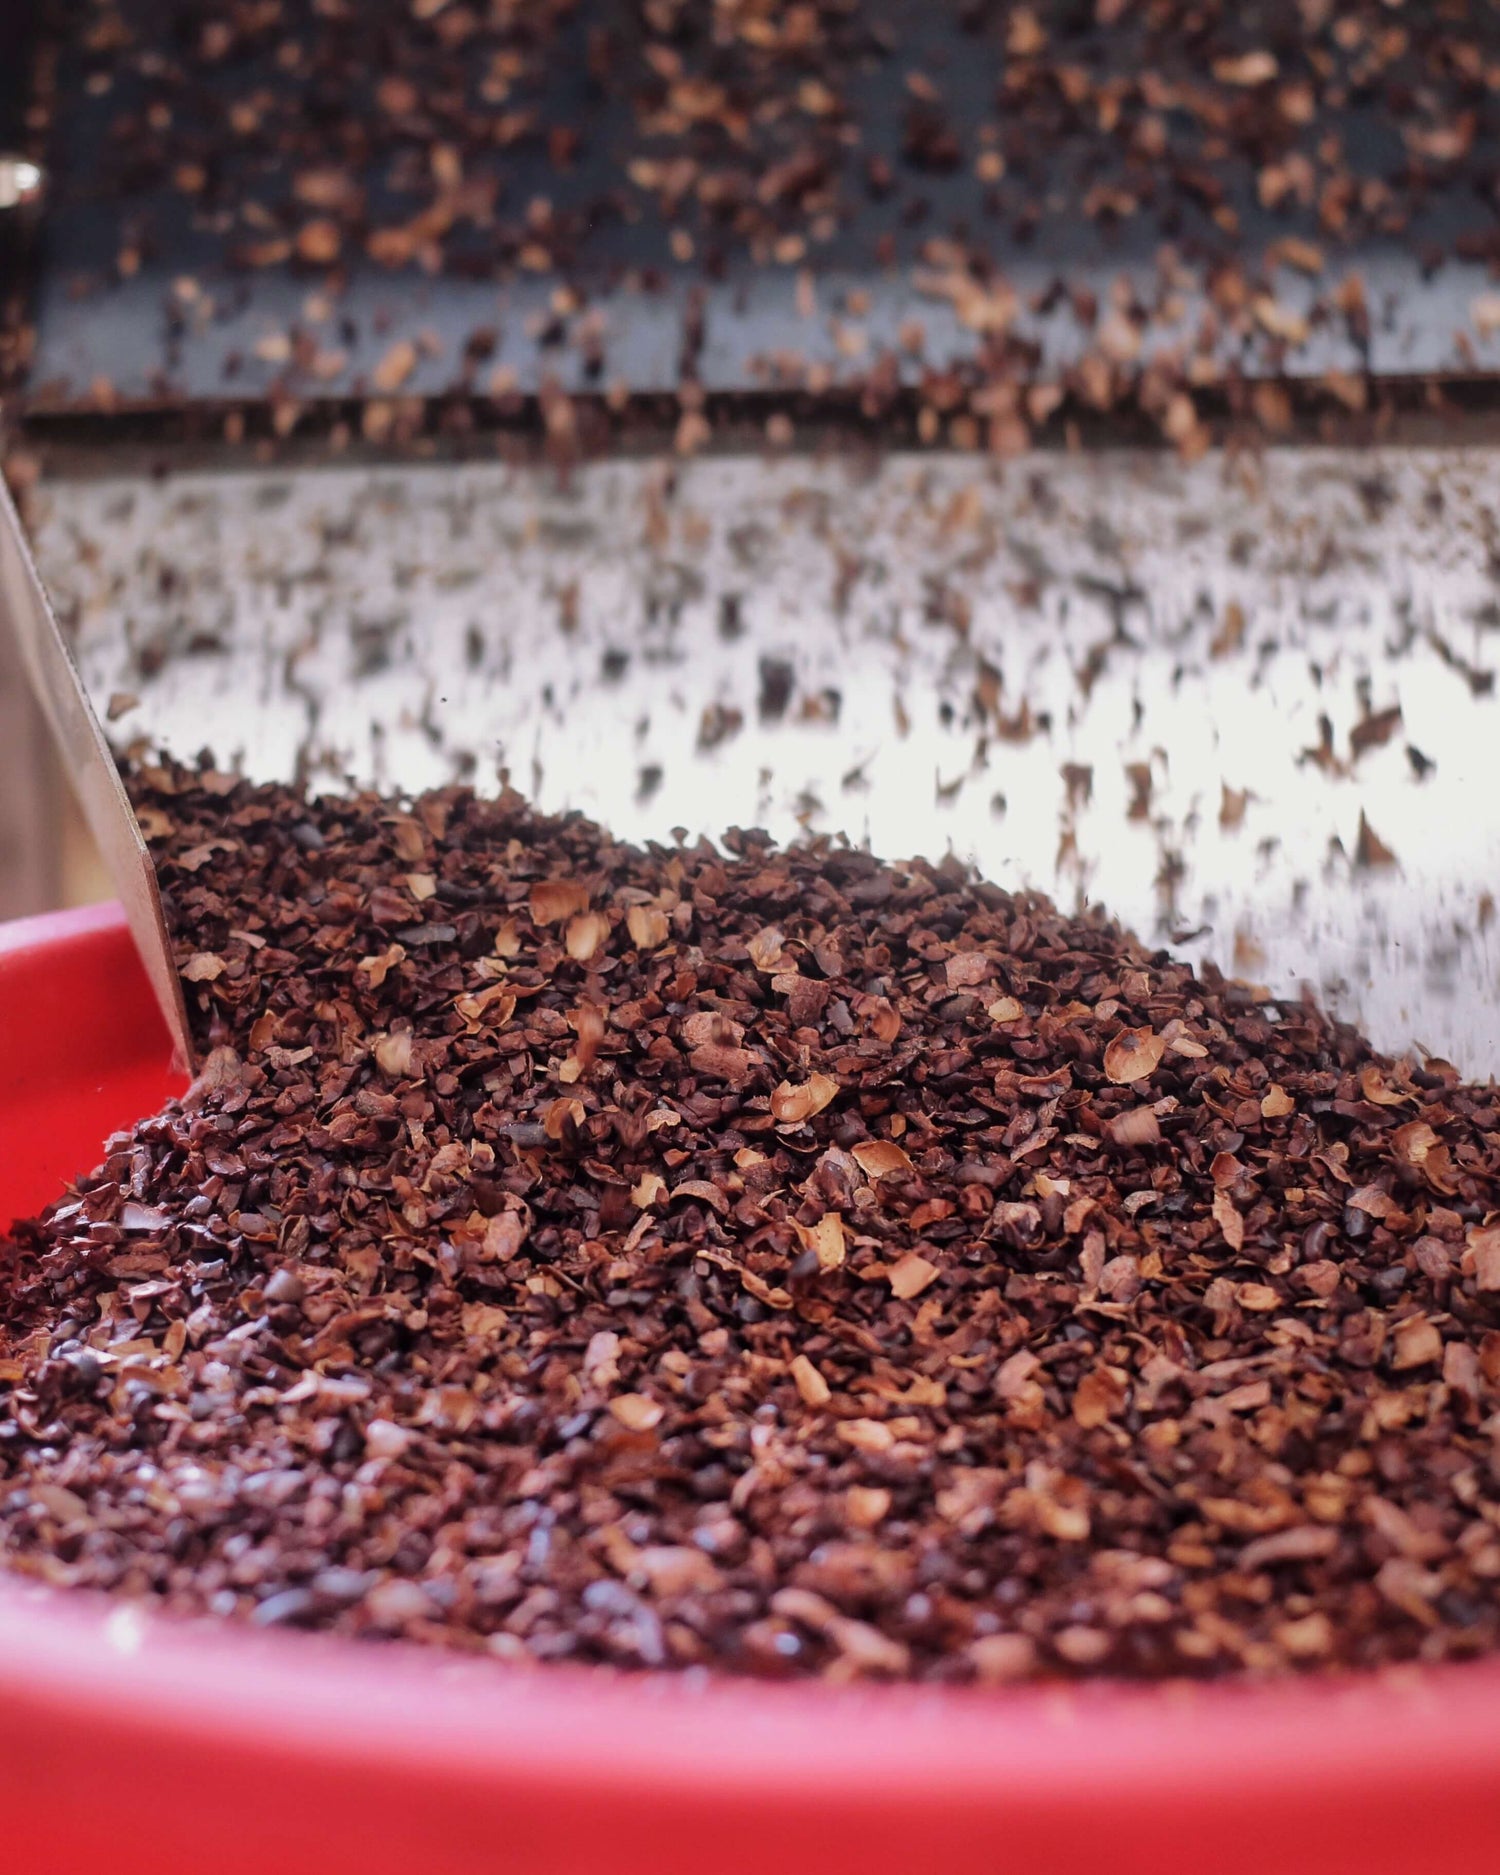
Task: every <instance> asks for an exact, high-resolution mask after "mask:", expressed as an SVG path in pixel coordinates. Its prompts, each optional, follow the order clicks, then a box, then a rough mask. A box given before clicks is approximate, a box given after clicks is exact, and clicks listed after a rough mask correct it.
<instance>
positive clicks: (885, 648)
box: [37, 449, 1500, 1073]
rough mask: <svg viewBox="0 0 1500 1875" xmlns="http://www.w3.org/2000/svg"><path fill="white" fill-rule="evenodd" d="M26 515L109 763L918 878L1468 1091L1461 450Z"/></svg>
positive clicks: (88, 484)
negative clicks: (538, 810)
mask: <svg viewBox="0 0 1500 1875" xmlns="http://www.w3.org/2000/svg"><path fill="white" fill-rule="evenodd" d="M38 513H39V517H40V518H39V531H38V541H37V544H38V551H39V554H40V557H41V563H42V566H43V568H44V570H45V574H46V578H47V580H48V583H49V585H50V587H51V589H52V591H53V592H54V594H55V595H56V598H57V601H58V603H59V605H60V607H61V608H62V612H63V615H64V619H65V621H66V623H67V624H68V626H69V628H70V629H71V630H72V632H73V633H74V635H75V638H76V644H77V650H78V657H79V661H80V664H81V667H82V669H83V672H84V674H85V677H86V680H87V682H88V684H89V686H90V689H91V691H92V694H93V696H94V698H95V701H96V703H97V704H98V705H99V706H100V708H101V709H104V708H106V707H108V706H109V705H110V703H111V700H112V699H113V712H112V713H113V714H114V716H115V722H114V725H113V729H112V733H113V734H114V735H115V736H116V737H117V738H119V739H121V740H127V739H131V738H134V739H136V740H137V742H138V744H139V745H140V746H150V745H154V744H164V745H165V746H167V747H168V748H169V749H171V750H172V751H173V752H174V753H176V754H178V755H180V756H185V757H191V756H194V755H196V753H197V752H198V751H199V750H200V749H202V748H204V747H208V748H211V749H213V750H214V751H215V752H216V754H217V756H218V758H219V760H220V761H221V762H224V763H235V764H239V765H242V766H243V767H244V768H245V769H246V770H247V771H248V772H250V773H252V774H255V775H259V776H266V777H282V778H285V777H291V776H294V775H298V774H305V775H306V776H308V778H309V779H310V780H311V781H312V782H313V784H314V785H316V786H325V787H326V786H334V787H337V786H340V785H343V783H344V781H345V779H346V778H347V777H355V778H359V779H363V780H367V781H374V782H377V783H379V784H381V785H382V786H385V787H401V788H407V789H416V788H421V787H425V786H429V785H433V784H436V783H441V782H445V781H449V780H452V779H455V778H457V779H472V780H474V781H475V782H476V784H477V785H479V786H481V787H488V788H493V787H496V786H498V785H499V777H500V775H501V774H502V773H504V774H507V775H508V776H509V777H510V778H511V780H512V781H513V782H514V783H515V785H516V786H518V787H519V788H521V789H523V790H524V791H526V792H528V793H530V794H533V795H534V796H535V797H536V798H537V799H538V800H539V801H540V802H541V803H542V804H543V805H544V806H547V807H549V808H561V807H578V808H581V809H583V810H585V811H587V812H589V813H591V814H593V815H596V816H598V817H600V818H602V819H604V820H605V821H607V822H608V823H609V824H610V825H612V826H613V827H614V828H615V829H616V830H617V831H618V832H620V833H622V834H625V835H627V836H631V837H637V838H646V837H657V838H667V837H669V830H670V829H673V828H679V827H680V828H682V829H684V830H686V832H687V833H688V834H689V835H691V836H696V835H698V834H700V833H703V834H708V835H710V836H717V835H718V834H721V833H722V832H723V830H724V829H725V828H726V827H727V826H729V825H732V824H740V825H751V824H759V825H763V826H767V827H769V828H771V829H772V830H773V831H774V832H776V833H777V834H779V835H781V836H784V837H786V836H794V835H796V834H798V833H802V832H826V833H827V834H829V835H830V836H832V837H847V838H849V839H852V840H854V841H856V842H861V841H867V842H869V843H870V844H871V845H872V846H873V847H874V848H875V849H876V850H877V851H879V852H881V853H883V854H887V855H891V856H901V855H908V854H911V853H913V852H921V853H924V854H928V855H932V856H941V854H942V853H944V852H945V851H949V850H951V851H953V852H955V853H957V854H958V855H960V856H961V857H962V858H963V859H965V860H970V861H974V862H976V863H977V864H978V865H980V866H981V867H982V868H983V869H984V871H985V872H986V873H988V874H989V875H990V876H992V877H994V878H996V879H998V880H999V881H1001V882H1002V883H1004V884H1008V885H1017V884H1022V883H1024V884H1031V885H1035V886H1039V887H1041V888H1043V889H1045V890H1047V891H1049V892H1051V893H1052V894H1054V895H1055V896H1056V897H1058V898H1059V899H1060V900H1061V901H1062V902H1063V903H1065V904H1069V905H1071V904H1073V903H1075V902H1078V901H1084V900H1087V901H1095V902H1102V903H1103V904H1105V905H1106V906H1107V907H1108V908H1109V909H1110V910H1112V911H1113V912H1115V913H1116V914H1118V915H1119V916H1120V917H1121V918H1122V919H1124V920H1125V921H1126V922H1128V923H1130V924H1131V925H1133V926H1134V927H1135V928H1136V929H1137V930H1138V931H1139V932H1141V933H1142V934H1143V935H1144V936H1146V937H1147V938H1149V939H1151V940H1153V941H1155V942H1159V943H1161V944H1163V945H1172V946H1173V947H1175V948H1176V949H1178V950H1180V951H1181V952H1183V953H1184V954H1187V955H1190V956H1192V957H1194V958H1196V959H1200V960H1201V959H1203V958H1211V959H1214V960H1217V962H1218V963H1220V964H1221V965H1222V966H1223V967H1224V968H1225V969H1226V970H1227V971H1229V972H1231V973H1233V974H1238V975H1242V976H1248V977H1250V978H1251V979H1252V980H1255V981H1259V982H1263V983H1266V984H1269V985H1271V986H1272V987H1273V989H1274V990H1275V992H1276V993H1277V994H1278V995H1290V994H1294V993H1296V990H1297V986H1298V985H1300V984H1302V983H1304V982H1305V983H1310V984H1311V985H1312V987H1313V988H1314V990H1315V991H1316V992H1317V994H1318V995H1319V996H1320V997H1322V998H1323V999H1325V1000H1326V1001H1327V1002H1328V1003H1329V1004H1330V1005H1331V1006H1332V1007H1333V1008H1334V1009H1335V1010H1337V1011H1339V1012H1340V1013H1342V1014H1345V1015H1347V1016H1349V1017H1351V1018H1355V1019H1357V1020H1359V1021H1360V1022H1361V1023H1363V1024H1365V1025H1366V1026H1367V1028H1368V1030H1369V1032H1370V1033H1372V1034H1373V1035H1374V1036H1375V1038H1376V1039H1377V1041H1379V1042H1380V1043H1381V1044H1383V1045H1384V1046H1387V1047H1389V1048H1391V1049H1400V1048H1402V1047H1405V1046H1407V1045H1408V1044H1412V1043H1417V1044H1421V1045H1424V1046H1426V1047H1427V1048H1429V1049H1431V1050H1434V1051H1436V1052H1437V1053H1439V1054H1442V1055H1444V1056H1447V1057H1449V1058H1451V1059H1453V1060H1456V1061H1457V1062H1459V1063H1460V1064H1462V1066H1463V1067H1464V1068H1465V1069H1468V1070H1472V1071H1474V1072H1478V1073H1487V1072H1490V1071H1492V1070H1494V1069H1495V1067H1496V1065H1497V1063H1500V940H1497V933H1496V928H1495V924H1494V911H1495V908H1494V901H1493V898H1492V896H1491V895H1492V893H1493V892H1494V890H1495V886H1496V882H1497V880H1500V819H1497V817H1496V815H1495V812H1494V785H1495V773H1496V768H1495V754H1494V749H1495V734H1496V727H1497V722H1496V708H1497V705H1496V699H1495V695H1494V684H1495V669H1496V666H1497V663H1500V636H1497V634H1500V591H1497V581H1500V573H1497V568H1500V452H1494V451H1444V450H1425V451H1423V450H1404V451H1400V452H1389V453H1385V454H1380V453H1376V454H1365V453H1359V452H1344V451H1336V450H1313V449H1287V450H1280V451H1274V452H1271V453H1269V454H1268V455H1266V456H1264V457H1263V458H1260V459H1258V460H1252V459H1248V458H1241V459H1238V460H1226V459H1225V458H1224V457H1222V456H1218V455H1214V456H1210V457H1209V458H1207V459H1205V460H1204V461H1202V462H1200V463H1198V464H1197V465H1195V466H1193V467H1191V468H1185V467H1183V466H1181V465H1179V464H1178V463H1176V462H1175V461H1172V460H1168V459H1164V458H1162V457H1161V456H1160V455H1155V454H1128V453H1102V454H1098V455H1093V456H1086V457H1081V456H1066V455H1058V454H1045V453H1038V454H1035V455H1032V456H1029V457H1027V458H1025V459H1023V460H1021V461H1019V462H1016V463H1014V464H1011V465H1008V466H1006V467H1003V468H1002V467H999V466H996V465H994V464H992V463H990V462H989V461H988V460H987V459H982V458H975V457H967V456H959V455H935V456H925V457H900V456H897V457H892V458H890V459H888V460H886V461H884V462H882V463H880V464H878V465H874V464H864V465H858V464H853V463H850V462H848V461H835V462H828V463H819V462H814V461H807V460H783V461H779V462H776V463H765V462H760V461H756V460H751V459H734V458H718V459H712V458H711V459H702V460H698V461H695V462H693V463H691V464H688V465H682V464H676V463H656V462H635V463H625V462H619V463H613V464H609V465H601V466H597V467H592V468H588V469H585V470H582V471H580V472H578V473H577V474H575V475H573V476H571V477H570V478H568V479H567V480H566V481H562V482H560V481H559V480H558V479H557V478H556V477H555V476H554V475H553V474H552V473H550V472H548V471H545V470H541V469H537V470H520V469H503V468H499V467H474V466H469V467H466V468H462V469H456V468H450V467H439V466H432V467H421V468H403V469H395V468H386V469H379V470H370V469H351V468H344V469H319V470H306V471H299V472H295V473H291V472H288V473H281V472H275V473H266V474H247V473H227V474H219V473H211V472H203V473H194V474H183V475H178V476H175V477H171V478H166V479H161V480H148V479H145V478H141V477H124V476H111V477H105V478H103V479H98V480H75V481H71V482H69V481H53V482H51V483H49V484H47V485H45V486H44V488H43V491H42V494H41V497H40V501H39V507H38ZM1397 705H1399V706H1400V711H1401V716H1400V719H1399V721H1398V720H1396V719H1395V718H1394V717H1391V716H1389V715H1387V714H1385V712H1389V711H1390V710H1392V709H1394V708H1395V707H1396V706H1397ZM1411 751H1414V752H1415V753H1411ZM1362 828H1363V831H1362ZM1387 852H1388V855H1389V857H1388V858H1387V857H1385V855H1386V853H1387Z"/></svg>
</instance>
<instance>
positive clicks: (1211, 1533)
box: [0, 770, 1500, 1682]
mask: <svg viewBox="0 0 1500 1875" xmlns="http://www.w3.org/2000/svg"><path fill="white" fill-rule="evenodd" d="M132 788H133V793H134V798H135V800H136V803H137V808H138V812H139V814H140V817H141V820H142V823H143V826H144V827H145V830H146V832H147V834H148V836H149V839H150V841H151V845H152V850H153V852H154V854H155V857H156V860H157V864H158V867H159V870H160V875H161V879H162V884H163V888H164V891H165V895H166V900H167V904H168V908H169V918H170V922H171V925H172V929H173V933H174V940H175V943H176V946H177V951H178V955H179V958H180V961H181V967H182V975H183V978H184V981H185V985H186V989H187V993H188V998H189V1005H190V1008H191V1011H192V1015H193V1020H194V1024H195V1028H196V1032H197V1037H198V1041H199V1044H200V1047H201V1050H202V1062H201V1072H200V1074H199V1078H198V1079H197V1081H196V1082H195V1084H194V1086H193V1088H192V1090H191V1092H190V1093H189V1094H188V1095H187V1096H186V1098H185V1099H184V1100H183V1101H182V1103H181V1105H180V1106H176V1107H172V1108H170V1109H169V1110H168V1111H166V1112H165V1113H163V1114H161V1115H160V1116H158V1117H155V1118H152V1119H148V1120H145V1121H143V1122H142V1123H141V1124H140V1125H139V1126H138V1127H137V1128H136V1129H135V1131H134V1132H133V1133H132V1134H131V1135H129V1136H128V1137H121V1138H118V1139H117V1140H115V1141H114V1142H113V1144H112V1149H111V1151H110V1154H109V1157H108V1159H107V1160H106V1162H105V1164H104V1165H103V1166H102V1167H101V1168H100V1169H99V1170H98V1171H97V1172H95V1173H93V1174H92V1175H91V1176H89V1177H88V1178H85V1179H84V1180H82V1181H81V1183H80V1185H79V1186H78V1188H77V1191H76V1193H70V1194H69V1195H68V1196H67V1197H66V1198H65V1199H64V1200H63V1201H62V1202H61V1203H60V1204H59V1205H58V1206H57V1207H56V1208H55V1209H54V1210H53V1211H52V1212H51V1213H50V1214H49V1215H48V1216H47V1217H46V1218H44V1219H43V1220H42V1221H41V1222H40V1223H37V1224H35V1225H31V1226H26V1227H23V1228H21V1229H20V1230H19V1231H18V1232H17V1233H16V1234H15V1236H14V1239H13V1241H12V1242H11V1244H10V1245H9V1246H8V1248H7V1250H6V1251H5V1253H4V1254H5V1262H6V1268H5V1270H4V1295H5V1302H4V1311H5V1312H4V1318H3V1331H0V1544H3V1552H4V1556H5V1559H6V1561H7V1562H8V1564H9V1566H10V1567H11V1568H12V1569H14V1570H18V1571H21V1572H23V1573H24V1574H26V1575H28V1576H31V1577H35V1578H39V1579H41V1580H43V1581H46V1582H49V1583H59V1584H80V1585H87V1586H90V1587H94V1588H102V1589H107V1590H111V1591H114V1592H117V1593H120V1594H123V1595H127V1596H134V1597H143V1598H150V1599H152V1600H154V1601H156V1602H158V1603H160V1604H162V1605H164V1606H165V1607H167V1608H170V1609H173V1610H177V1611H180V1612H186V1613H194V1614H199V1613H212V1614H216V1615H221V1616H227V1617H234V1618H236V1619H240V1620H248V1621H251V1622H255V1623H260V1624H264V1625H268V1626H293V1627H307V1628H327V1629H333V1630H337V1631H339V1632H342V1633H345V1634H351V1635H366V1636H376V1635H380V1636H390V1635H404V1636H407V1637H409V1638H412V1639H415V1640H420V1641H426V1642H433V1643H438V1644H443V1645H447V1646H452V1647H458V1648H465V1649H471V1650H487V1651H488V1652H490V1653H491V1654H494V1655H497V1656H499V1657H501V1658H502V1659H506V1660H518V1661H527V1660H537V1661H541V1660H573V1661H592V1662H609V1663H613V1664H615V1665H618V1666H623V1667H630V1668H646V1667H651V1668H685V1667H691V1666H698V1665H704V1666H708V1667H712V1668H716V1669H721V1670H727V1671H733V1672H740V1673H753V1674H762V1675H795V1674H819V1675H822V1676H824V1677H826V1678H829V1679H833V1680H843V1679H851V1678H858V1677H886V1678H900V1677H903V1676H912V1677H917V1678H922V1679H929V1680H970V1679H973V1680H979V1681H984V1682H994V1681H1001V1680H1012V1679H1018V1678H1024V1677H1027V1676H1031V1675H1047V1674H1080V1673H1086V1672H1104V1673H1114V1674H1130V1675H1161V1674H1193V1675H1208V1674H1224V1673H1231V1672H1248V1673H1251V1674H1256V1675H1264V1674H1271V1673H1276V1672H1280V1671H1284V1670H1287V1669H1294V1668H1295V1669H1305V1668H1324V1667H1334V1666H1349V1665H1370V1664H1375V1663H1381V1662H1389V1661H1397V1660H1407V1659H1420V1660H1428V1661H1431V1660H1438V1659H1442V1658H1450V1657H1461V1656H1466V1655H1471V1654H1475V1653H1478V1652H1480V1651H1482V1650H1485V1649H1488V1648H1492V1647H1495V1646H1496V1645H1500V1595H1497V1584H1500V1492H1497V1476H1500V1473H1497V1462H1500V1461H1497V1448H1496V1438H1495V1433H1496V1427H1497V1424H1500V1422H1497V1420H1496V1419H1495V1417H1494V1413H1495V1408H1496V1405H1497V1395H1500V1227H1497V1226H1496V1225H1494V1224H1492V1223H1491V1218H1492V1216H1493V1215H1494V1214H1495V1212H1496V1210H1497V1207H1500V1176H1497V1166H1500V1109H1497V1096H1496V1092H1495V1090H1494V1089H1493V1088H1490V1087H1476V1086H1467V1085H1464V1084H1462V1083H1461V1082H1460V1081H1459V1078H1458V1076H1457V1074H1456V1073H1455V1072H1454V1071H1453V1070H1452V1069H1451V1068H1449V1067H1448V1066H1447V1065H1446V1064H1444V1063H1442V1062H1438V1061H1431V1060H1429V1061H1427V1062H1426V1063H1425V1065H1418V1064H1416V1063H1413V1062H1399V1063H1393V1062H1390V1061H1387V1060H1384V1059H1382V1058H1381V1057H1379V1056H1378V1055H1376V1054H1375V1053H1374V1052H1373V1051H1372V1050H1371V1049H1370V1047H1369V1046H1368V1045H1367V1044H1366V1043H1364V1042H1363V1041H1361V1040H1360V1039H1359V1038H1358V1037H1357V1036H1355V1035H1354V1034H1353V1033H1352V1032H1350V1031H1349V1030H1347V1029H1344V1028H1340V1027H1338V1026H1336V1025H1334V1024H1333V1023H1331V1022H1330V1021H1329V1020H1328V1019H1327V1018H1326V1017H1324V1016H1323V1015H1321V1014H1320V1013H1319V1012H1318V1011H1317V1010H1316V1009H1314V1008H1312V1007H1310V1006H1308V1005H1306V1004H1303V1003H1279V1004H1275V1003H1272V1002H1270V1001H1269V1000H1268V999H1267V997H1266V995H1265V994H1264V992H1261V991H1257V990H1255V989H1253V988H1249V987H1246V986H1243V985H1237V984H1233V983H1229V982H1226V981H1223V980H1222V979H1219V978H1216V977H1214V978H1210V979H1208V980H1201V979H1198V978H1195V977H1194V975H1193V974H1192V973H1191V971H1189V970H1188V969H1187V968H1186V967H1185V966H1183V965H1181V964H1178V963H1174V962H1173V961H1172V960H1171V959H1170V958H1169V957H1168V956H1167V955H1166V954H1164V953H1162V952H1153V951H1149V950H1147V949H1145V948H1144V947H1143V946H1142V945H1141V944H1140V943H1138V942H1137V941H1136V940H1135V939H1133V938H1131V937H1129V936H1127V935H1125V934H1124V933H1122V932H1121V931H1120V930H1118V929H1117V928H1116V927H1115V926H1113V925H1111V924H1110V923H1108V922H1107V921H1106V920H1105V919H1104V918H1103V917H1101V916H1095V915H1089V916H1084V917H1066V916H1064V915H1063V914H1062V913H1060V912H1059V911H1058V910H1057V909H1056V908H1055V907H1054V906H1052V905H1051V904H1050V903H1048V901H1047V900H1045V899H1043V898H1040V897H1036V896H1029V895H1023V896H1013V895H1011V894H1010V893H1007V892H1004V891H1001V890H999V889H998V888H997V887H995V886H992V885H988V884H983V883H979V882H976V881H975V880H973V879H972V878H970V877H969V876H967V875H966V874H965V873H964V871H963V870H962V869H961V868H960V867H958V866H957V865H956V864H954V863H952V862H948V863H945V864H943V865H939V866H932V865H928V864H925V863H920V862H918V863H913V864H910V865H906V866H891V865H885V864H881V863H879V862H877V861H876V860H875V859H873V858H872V857H870V856H869V855H867V854H865V853H862V852H858V851H853V850H850V849H848V848H847V847H842V846H839V845H835V844H832V843H830V842H827V841H816V842H812V843H809V844H807V845H804V846H800V847H797V848H794V849H792V850H787V851H783V850H779V849H777V848H776V847H775V846H773V845H772V844H771V843H770V842H769V841H768V840H767V839H765V838H764V836H761V835H759V834H754V833H731V834H729V835H728V836H726V839H725V842H724V847H723V849H722V850H719V849H714V848H711V847H710V846H708V845H707V844H703V845H698V846H691V847H676V848H673V847H655V846H653V847H649V848H647V849H645V850H640V849H637V848H633V847H629V846H625V845H622V844H619V843H617V842H615V841H613V840H611V838H610V837H609V836H608V835H607V834H606V833H604V832H603V831H601V829H600V828H598V827H597V826H594V825H592V824H591V823H589V822H588V821H586V820H583V819H581V818H577V817H571V818H545V817H542V816H540V815H538V814H536V813H533V812H532V811H531V810H530V809H528V808H527V807H526V806H525V805H524V804H523V803H522V802H521V801H520V800H519V799H518V798H517V797H516V796H514V795H506V796H503V797H502V798H500V799H498V800H493V801H482V800H478V799H476V798H475V797H474V796H473V795H472V794H470V793H467V792H464V791H460V790H457V789H454V790H449V791H444V792H441V793H437V794H432V795H429V796H426V797H424V798H421V799H418V800H415V801H407V802H393V801H390V800H385V799H381V798H379V797H377V796H375V795H358V796H355V797H353V798H337V799H319V800H308V799H306V798H305V797H304V796H302V795H300V794H298V793H297V792H295V791H293V790H290V789H287V788H282V787H256V786H252V785H250V784H248V783H245V782H243V781H237V780H235V779H233V778H232V777H228V776H223V775H219V774H216V773H212V772H207V771H204V772H197V773H191V772H188V771H186V770H172V771H167V770H148V771H144V772H142V773H140V774H138V775H136V777H135V778H134V780H133V782H132Z"/></svg>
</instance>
